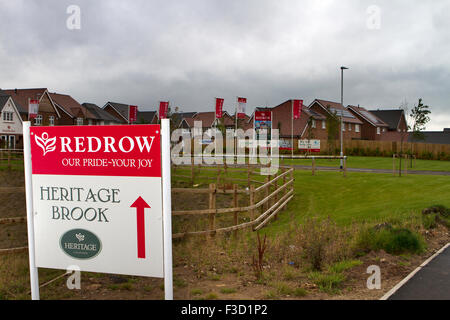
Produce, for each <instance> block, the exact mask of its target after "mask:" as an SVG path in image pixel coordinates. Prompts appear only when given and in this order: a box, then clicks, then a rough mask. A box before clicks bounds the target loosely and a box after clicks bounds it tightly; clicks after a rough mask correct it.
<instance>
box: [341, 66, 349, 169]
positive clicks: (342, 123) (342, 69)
mask: <svg viewBox="0 0 450 320" xmlns="http://www.w3.org/2000/svg"><path fill="white" fill-rule="evenodd" d="M347 69H348V68H347V67H341V105H342V108H344V70H347ZM343 117H344V109H342V112H341V170H342V169H344V159H343V158H342V157H343V156H344V130H343V128H344V120H343Z"/></svg>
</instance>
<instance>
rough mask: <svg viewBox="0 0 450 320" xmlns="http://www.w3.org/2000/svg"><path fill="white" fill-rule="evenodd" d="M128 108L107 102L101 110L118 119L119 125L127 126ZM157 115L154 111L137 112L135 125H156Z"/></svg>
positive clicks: (126, 105)
mask: <svg viewBox="0 0 450 320" xmlns="http://www.w3.org/2000/svg"><path fill="white" fill-rule="evenodd" d="M129 107H130V105H128V104H123V103H117V102H107V103H106V104H105V105H104V106H103V110H105V111H106V112H108V113H109V114H110V115H112V116H113V117H114V118H116V119H118V120H119V121H120V123H121V124H129V122H130V121H129V114H130V113H129ZM158 119H159V118H158V114H157V113H156V112H155V111H139V109H138V112H137V120H136V123H137V124H139V123H148V124H157V123H158Z"/></svg>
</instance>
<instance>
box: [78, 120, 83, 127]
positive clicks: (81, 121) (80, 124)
mask: <svg viewBox="0 0 450 320" xmlns="http://www.w3.org/2000/svg"><path fill="white" fill-rule="evenodd" d="M82 125H83V118H77V126H82Z"/></svg>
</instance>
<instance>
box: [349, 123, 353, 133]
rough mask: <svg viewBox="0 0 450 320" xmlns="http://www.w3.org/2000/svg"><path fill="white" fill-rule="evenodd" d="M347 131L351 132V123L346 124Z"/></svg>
mask: <svg viewBox="0 0 450 320" xmlns="http://www.w3.org/2000/svg"><path fill="white" fill-rule="evenodd" d="M348 131H352V124H351V123H349V124H348Z"/></svg>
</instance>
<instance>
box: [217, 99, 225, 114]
mask: <svg viewBox="0 0 450 320" xmlns="http://www.w3.org/2000/svg"><path fill="white" fill-rule="evenodd" d="M223 102H224V99H220V98H216V119H221V118H222V117H223V112H222V110H223Z"/></svg>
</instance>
